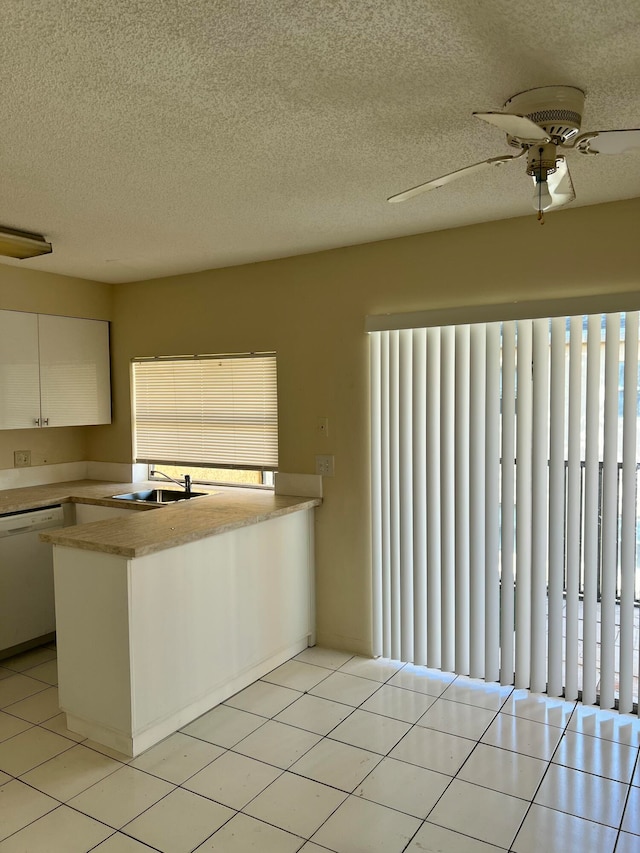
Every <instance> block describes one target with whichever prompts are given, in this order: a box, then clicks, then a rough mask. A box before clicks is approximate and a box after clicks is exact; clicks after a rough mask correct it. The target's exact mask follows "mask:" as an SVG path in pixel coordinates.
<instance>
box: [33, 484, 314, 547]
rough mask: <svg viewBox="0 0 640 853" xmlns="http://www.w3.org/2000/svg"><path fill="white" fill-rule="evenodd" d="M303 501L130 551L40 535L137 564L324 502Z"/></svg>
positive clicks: (60, 534) (60, 533) (62, 534)
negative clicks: (133, 561) (142, 558)
mask: <svg viewBox="0 0 640 853" xmlns="http://www.w3.org/2000/svg"><path fill="white" fill-rule="evenodd" d="M300 500H301V503H297V504H293V505H291V506H286V507H277V508H275V509H271V510H267V511H265V512H255V513H253V514H252V515H251V516H247V517H245V518H243V519H240V520H236V521H229V522H226V523H223V524H217V525H215V527H212V528H209V529H201V530H197V531H195V530H192V531H188V532H185V533H178V532H177V533H176V535H175V536H174V537H172V538H171V539H168V540H165V541H163V542H156V543H153V544H148V545H140V546H131V547H127V546H123V545H109V544H108V543H106V542H99V541H92V540H91V539H90V538H87V539H77V538H75V537H73V536H69V534H67V535H66V536H65V530H66V531H69V530H73V529H74V528H73V527H66V528H62V530H55V531H51V532H50V533H47V532H46V531H43V532H42V533H41V534H40V539H41V540H42V541H43V542H49V543H50V544H52V545H58V546H60V547H63V548H75V549H77V550H81V551H94V552H98V553H101V554H110V555H111V556H114V557H124V558H125V559H128V560H134V559H136V558H137V557H147V556H149V555H150V554H157V553H158V552H160V551H168V550H169V549H170V548H178V547H180V546H181V545H188V544H189V543H191V542H198V541H200V540H201V539H207V538H208V537H210V536H219V535H220V534H222V533H230V532H231V531H233V530H241V529H242V528H243V527H251V526H252V525H254V524H260V523H262V522H264V521H270V520H271V519H273V518H278V517H281V516H284V515H290V514H291V513H294V512H302V511H304V510H308V509H313V508H314V507H316V506H320V504H321V503H322V500H321V499H320V498H301V499H300ZM106 523H108V522H104V521H94V522H90V524H91V525H104V524H106ZM78 526H79V525H78ZM88 526H89V525H86V524H84V525H82V527H84V528H86V527H88ZM102 529H104V528H102Z"/></svg>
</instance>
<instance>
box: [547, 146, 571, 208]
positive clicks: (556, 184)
mask: <svg viewBox="0 0 640 853" xmlns="http://www.w3.org/2000/svg"><path fill="white" fill-rule="evenodd" d="M547 186H548V187H549V192H550V193H551V198H552V199H553V204H552V205H551V207H550V208H548V209H549V210H555V209H556V208H558V207H563V206H564V205H565V204H569V203H570V202H572V201H573V200H574V199H575V197H576V191H575V190H574V188H573V181H572V180H571V174H570V172H569V167H568V166H567V161H566V160H565V159H564V157H562V158H560V160H559V161H558V167H557V168H556V170H555V172H553V174H551V175H548V176H547Z"/></svg>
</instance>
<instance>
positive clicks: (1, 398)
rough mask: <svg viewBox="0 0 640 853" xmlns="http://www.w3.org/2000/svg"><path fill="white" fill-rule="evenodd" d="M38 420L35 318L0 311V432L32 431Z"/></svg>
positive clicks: (38, 392) (24, 314) (32, 315)
mask: <svg viewBox="0 0 640 853" xmlns="http://www.w3.org/2000/svg"><path fill="white" fill-rule="evenodd" d="M39 417H40V365H39V361H38V315H37V314H26V313H24V312H22V311H0V429H25V428H26V427H33V426H35V423H34V419H35V418H39Z"/></svg>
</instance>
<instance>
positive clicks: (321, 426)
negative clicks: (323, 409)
mask: <svg viewBox="0 0 640 853" xmlns="http://www.w3.org/2000/svg"><path fill="white" fill-rule="evenodd" d="M318 433H319V434H320V435H321V436H323V437H324V438H329V418H318Z"/></svg>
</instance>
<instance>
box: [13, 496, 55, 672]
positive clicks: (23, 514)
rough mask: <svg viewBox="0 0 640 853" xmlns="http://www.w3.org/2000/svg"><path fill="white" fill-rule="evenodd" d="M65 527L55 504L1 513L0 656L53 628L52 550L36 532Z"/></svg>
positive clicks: (40, 637) (41, 637)
mask: <svg viewBox="0 0 640 853" xmlns="http://www.w3.org/2000/svg"><path fill="white" fill-rule="evenodd" d="M63 526H64V520H63V509H62V506H59V505H58V506H48V507H44V508H42V509H35V510H21V511H19V512H10V513H5V514H1V515H0V658H1V657H7V655H8V654H9V653H10V652H8V650H12V651H14V650H15V651H20V650H21V648H17V649H15V647H16V646H18V647H22V648H26V647H27V646H28V645H29V644H30V643H31V642H32V641H34V640H38V639H42V640H45V639H46V638H47V635H51V634H52V632H53V631H55V626H56V618H55V606H54V594H53V548H52V546H51V545H49V544H47V543H46V542H41V541H40V538H39V536H40V531H42V530H48V529H49V528H51V527H63ZM34 645H35V643H34Z"/></svg>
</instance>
